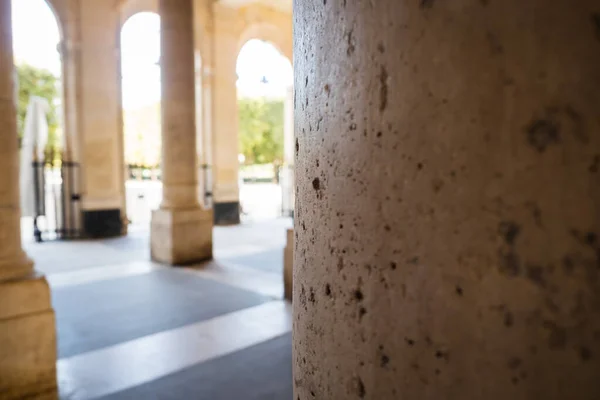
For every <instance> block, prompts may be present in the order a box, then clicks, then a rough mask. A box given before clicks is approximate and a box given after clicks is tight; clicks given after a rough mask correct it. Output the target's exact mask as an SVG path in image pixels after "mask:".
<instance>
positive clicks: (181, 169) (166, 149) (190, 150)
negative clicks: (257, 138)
mask: <svg viewBox="0 0 600 400" xmlns="http://www.w3.org/2000/svg"><path fill="white" fill-rule="evenodd" d="M159 7H160V17H161V49H162V55H161V71H162V182H163V199H162V203H161V205H160V208H159V209H158V210H155V211H153V213H152V222H151V239H150V240H151V247H152V258H153V259H154V260H156V261H159V262H163V263H168V264H189V263H192V262H196V261H201V260H206V259H210V258H211V257H212V213H211V212H210V211H207V210H203V209H202V208H201V207H200V205H199V203H198V189H197V185H198V177H197V174H198V171H197V167H198V166H197V155H196V122H195V112H196V110H195V99H194V96H195V93H194V87H195V86H194V85H195V75H194V26H193V17H194V13H193V4H192V0H161V1H160V4H159Z"/></svg>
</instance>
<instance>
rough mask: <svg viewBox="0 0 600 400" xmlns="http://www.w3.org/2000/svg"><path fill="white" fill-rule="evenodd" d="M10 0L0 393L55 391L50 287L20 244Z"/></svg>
mask: <svg viewBox="0 0 600 400" xmlns="http://www.w3.org/2000/svg"><path fill="white" fill-rule="evenodd" d="M13 70H14V64H13V49H12V23H11V0H0V142H1V143H2V145H1V146H0V171H1V173H0V395H1V396H2V398H8V399H17V398H25V397H30V396H31V397H33V396H36V395H40V396H41V394H48V395H49V396H52V394H54V393H55V392H56V372H55V371H56V370H55V368H56V367H55V363H56V338H55V331H54V312H53V311H52V306H51V304H50V290H49V288H48V284H47V282H46V280H45V279H44V277H43V276H41V275H39V274H36V272H35V271H34V270H33V263H32V262H31V260H30V259H29V258H28V257H27V255H26V254H25V252H24V251H23V249H22V247H21V229H20V210H19V150H18V142H17V120H16V115H17V112H16V108H15V97H14V96H15V91H14V80H13V79H14V78H13Z"/></svg>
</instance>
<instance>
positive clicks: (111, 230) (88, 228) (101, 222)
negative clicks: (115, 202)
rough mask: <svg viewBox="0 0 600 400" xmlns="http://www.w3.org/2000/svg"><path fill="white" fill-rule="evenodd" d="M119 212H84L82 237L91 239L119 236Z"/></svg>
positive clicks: (121, 224) (113, 210) (120, 231)
mask: <svg viewBox="0 0 600 400" xmlns="http://www.w3.org/2000/svg"><path fill="white" fill-rule="evenodd" d="M122 228H123V223H122V221H121V210H119V209H118V208H116V209H112V210H84V211H83V231H84V236H86V237H91V238H106V237H114V236H121V234H122V231H123V229H122Z"/></svg>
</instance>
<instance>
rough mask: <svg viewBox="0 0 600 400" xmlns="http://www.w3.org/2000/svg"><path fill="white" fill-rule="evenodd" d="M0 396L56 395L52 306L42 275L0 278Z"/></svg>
mask: <svg viewBox="0 0 600 400" xmlns="http://www.w3.org/2000/svg"><path fill="white" fill-rule="evenodd" d="M0 397H2V398H3V399H23V398H44V399H56V398H58V391H57V384H56V328H55V320H54V310H53V309H52V305H51V302H50V288H49V287H48V283H47V282H46V279H45V278H44V277H43V276H42V275H32V276H30V277H28V278H24V279H14V280H9V281H3V282H0Z"/></svg>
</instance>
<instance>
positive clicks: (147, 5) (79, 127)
mask: <svg viewBox="0 0 600 400" xmlns="http://www.w3.org/2000/svg"><path fill="white" fill-rule="evenodd" d="M11 1H12V0H0V122H1V124H0V126H1V128H0V136H1V137H2V143H3V145H2V146H0V170H1V171H2V174H1V175H0V184H1V186H0V397H1V398H8V399H13V398H14V399H17V398H56V376H55V375H56V366H55V361H56V332H55V326H54V325H55V323H54V312H53V310H52V306H51V302H50V290H49V287H48V284H47V283H46V280H45V278H44V277H43V276H41V275H39V274H38V273H36V271H35V270H34V268H33V265H32V262H31V260H29V258H28V257H27V255H26V254H25V252H24V251H23V249H22V247H21V235H20V214H19V206H18V205H19V198H18V196H19V190H18V157H19V154H18V150H17V149H18V147H17V136H16V110H15V106H14V101H13V100H14V99H13V94H14V90H13V85H14V83H13V52H12V30H11V13H10V6H11ZM48 3H49V5H50V6H51V8H52V10H53V11H54V13H55V16H56V18H57V22H58V25H59V30H60V33H61V45H60V53H61V58H62V64H63V71H62V72H63V84H64V90H63V99H64V102H63V104H64V107H63V109H64V132H65V135H64V136H65V138H64V140H65V146H64V149H65V153H64V154H65V160H66V161H70V162H75V163H79V165H80V166H81V174H79V175H78V176H76V177H75V178H73V179H74V180H77V183H76V184H77V186H78V187H79V188H80V193H79V194H80V195H81V199H80V206H79V207H78V208H77V209H76V210H75V211H74V213H76V215H74V216H73V218H74V219H75V221H76V224H77V226H79V227H80V228H82V229H83V230H84V232H85V233H86V234H91V232H95V233H94V234H96V233H97V234H98V235H99V236H109V235H118V234H123V233H126V228H127V224H126V222H127V221H126V215H127V214H126V212H125V165H124V164H125V163H124V151H123V145H124V144H123V118H122V94H121V71H120V69H121V66H120V64H121V60H120V52H121V49H120V31H121V27H122V25H123V23H124V22H125V21H126V20H127V19H128V18H129V17H131V16H132V15H134V14H136V13H138V12H142V11H153V12H157V13H159V14H160V15H161V17H162V26H163V29H162V33H161V36H162V44H163V59H162V60H161V62H162V81H163V86H162V89H163V90H162V92H163V97H164V99H165V102H164V103H163V107H162V111H163V116H162V120H163V128H162V129H163V132H162V137H163V138H162V142H163V145H162V149H163V154H162V169H163V184H164V185H163V186H164V188H163V201H162V203H161V207H160V209H159V210H156V211H155V212H154V214H153V217H152V223H151V254H152V257H153V259H155V260H157V261H160V262H163V263H166V264H187V263H190V262H194V261H199V260H204V259H208V258H211V257H212V227H213V220H214V217H213V210H211V209H206V208H205V207H204V206H203V205H204V204H203V202H200V201H199V200H200V199H201V197H202V195H203V192H204V189H203V188H202V185H203V184H204V182H202V181H201V180H200V181H199V179H198V175H199V170H200V169H201V166H202V165H203V164H208V165H211V166H212V171H213V175H214V178H215V190H214V199H215V201H216V202H217V203H219V202H230V203H237V202H238V201H239V194H238V191H239V188H238V184H237V167H238V161H237V142H238V139H237V96H236V79H237V78H236V74H235V62H236V59H237V55H238V52H239V49H240V48H241V46H242V44H243V43H244V42H245V41H247V40H249V39H252V38H257V39H264V40H269V41H272V42H273V43H274V44H275V45H276V46H278V47H279V48H280V49H281V51H282V52H283V53H284V54H286V55H288V56H289V57H291V39H292V36H291V35H292V30H291V9H289V8H283V9H282V8H274V7H272V5H268V4H267V3H268V2H266V3H265V2H257V3H253V2H228V3H220V2H214V1H211V0H161V1H158V0H48ZM65 179H67V178H65ZM69 179H70V178H69ZM65 184H66V185H71V184H72V182H67V183H65ZM201 203H202V204H201ZM98 224H100V225H102V226H97V225H98Z"/></svg>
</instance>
